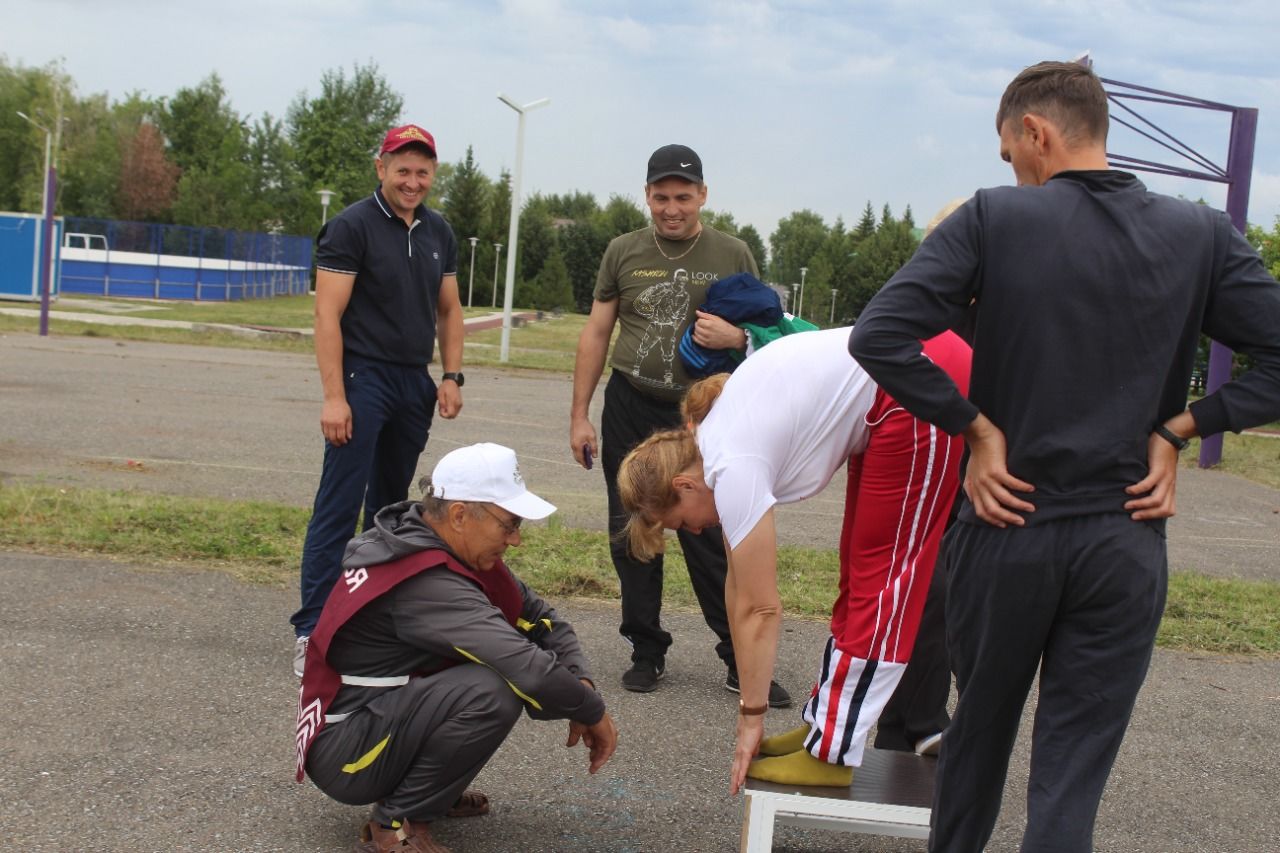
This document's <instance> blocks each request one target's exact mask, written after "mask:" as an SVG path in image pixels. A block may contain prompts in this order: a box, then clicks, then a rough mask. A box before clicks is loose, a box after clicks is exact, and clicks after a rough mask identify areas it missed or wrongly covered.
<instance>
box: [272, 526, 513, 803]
mask: <svg viewBox="0 0 1280 853" xmlns="http://www.w3.org/2000/svg"><path fill="white" fill-rule="evenodd" d="M438 566H443V567H444V568H446V569H449V570H450V571H453V572H456V573H458V574H460V575H462V576H463V577H465V578H467V579H468V580H470V581H472V582H473V583H475V584H476V585H477V586H479V587H480V588H481V589H482V590H484V594H485V597H486V598H488V599H489V602H490V603H491V604H492V605H493V606H494V607H497V608H498V609H499V610H501V611H502V615H503V616H504V617H506V620H507V622H509V623H510V624H511V625H515V624H516V621H517V620H518V619H519V618H520V610H521V608H522V607H523V606H524V597H523V596H522V595H521V593H520V587H519V586H518V585H517V584H516V581H515V578H513V577H512V576H511V572H510V570H508V569H507V567H506V565H505V564H504V563H502V561H498V565H496V566H494V567H493V568H492V569H490V570H489V571H486V572H480V571H475V570H474V569H471V568H468V567H467V566H464V565H463V564H462V563H460V562H458V561H457V560H455V559H454V558H453V557H452V556H450V554H449V553H448V552H446V551H443V550H439V549H436V550H429V551H418V552H417V553H414V554H410V555H409V556H407V557H401V558H400V559H399V560H394V561H392V562H390V563H382V564H380V565H376V566H370V567H368V568H360V569H347V570H346V571H344V572H343V573H342V577H341V578H340V579H339V582H338V583H336V584H335V585H334V587H333V591H332V592H331V593H329V599H328V600H327V601H326V602H325V605H324V610H323V611H321V613H320V621H319V622H318V623H317V624H316V627H315V630H314V631H312V632H311V639H310V640H309V641H308V642H307V661H306V666H305V667H304V668H303V676H302V687H301V688H300V690H299V691H298V728H297V734H296V736H295V740H294V744H295V746H296V748H297V754H298V767H297V780H298V781H299V782H301V781H302V780H303V777H304V776H305V773H306V762H307V750H308V749H310V748H311V743H312V742H313V741H314V740H315V738H316V735H318V734H319V733H320V730H321V729H322V728H324V717H325V712H326V711H327V710H328V709H329V706H330V705H331V704H332V703H333V700H334V697H336V696H337V695H338V690H339V689H340V688H341V687H342V674H341V673H339V672H338V671H337V670H335V669H334V668H333V667H331V666H330V665H329V662H328V655H329V644H330V643H331V642H332V641H333V638H334V635H336V634H337V633H338V629H340V628H341V627H342V626H343V625H345V624H346V623H347V620H349V619H350V618H351V617H352V616H355V615H356V614H357V613H359V612H360V610H361V609H362V608H363V607H364V606H365V605H367V604H368V603H369V602H371V601H373V600H374V599H376V598H379V597H380V596H382V595H384V594H386V593H387V592H389V591H390V590H392V589H394V588H395V587H396V586H398V585H399V584H400V583H402V582H403V581H406V580H408V579H409V578H411V577H413V576H414V575H417V574H418V573H420V572H424V571H426V570H427V569H434V568H436V567H438ZM455 663H457V662H444V663H443V665H441V666H439V667H436V669H434V670H432V671H433V672H439V671H440V670H442V669H445V668H447V667H450V666H454V665H455ZM404 674H405V675H429V674H430V672H415V673H404Z"/></svg>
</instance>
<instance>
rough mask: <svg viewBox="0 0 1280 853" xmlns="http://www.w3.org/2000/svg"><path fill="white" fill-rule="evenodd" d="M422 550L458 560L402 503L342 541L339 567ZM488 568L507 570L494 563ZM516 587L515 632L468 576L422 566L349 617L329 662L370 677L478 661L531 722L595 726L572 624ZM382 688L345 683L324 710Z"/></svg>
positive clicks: (339, 708) (352, 704)
mask: <svg viewBox="0 0 1280 853" xmlns="http://www.w3.org/2000/svg"><path fill="white" fill-rule="evenodd" d="M428 549H439V550H443V551H446V552H449V553H450V554H452V556H453V557H454V558H455V559H457V560H458V561H459V562H462V560H461V558H459V557H458V555H456V554H453V553H452V552H451V551H449V548H448V547H447V546H446V545H445V544H444V542H443V541H441V539H440V538H439V537H438V536H437V535H436V533H435V531H433V530H432V529H431V527H430V526H429V525H428V524H427V523H426V522H425V521H424V520H423V518H422V514H421V506H420V504H418V503H416V502H413V501H404V502H402V503H398V504H393V505H391V506H388V507H384V508H383V509H382V510H380V511H379V512H378V514H377V515H376V516H375V518H374V526H373V527H372V528H370V529H369V530H367V531H365V532H364V533H362V534H361V535H360V536H358V537H356V538H355V539H353V540H351V542H349V543H348V544H347V549H346V554H345V556H344V557H343V561H342V566H343V568H344V569H356V568H365V569H369V570H370V571H377V568H376V567H377V566H378V565H380V564H383V563H389V562H391V561H393V560H398V559H400V558H402V557H405V556H408V555H409V554H413V553H415V552H418V551H423V550H428ZM473 570H474V571H476V572H477V573H479V571H480V570H478V569H474V568H473ZM491 571H495V572H508V571H509V570H508V569H507V568H506V566H505V565H503V564H499V565H498V566H497V567H495V568H493V569H491ZM513 577H514V576H513ZM514 580H515V583H516V585H517V587H518V588H519V589H520V592H521V594H522V595H523V598H524V604H523V606H522V608H521V614H520V616H521V625H520V627H512V625H511V624H510V623H509V622H508V621H507V620H506V618H505V617H504V616H503V614H502V612H501V611H500V610H499V609H498V608H497V607H495V606H494V605H493V604H491V603H490V602H489V600H488V598H487V597H486V596H485V594H484V591H483V590H482V589H481V588H480V587H479V586H478V585H476V584H475V583H474V582H473V581H471V580H470V579H469V578H466V577H464V576H462V575H460V574H458V573H457V572H454V571H451V570H449V569H446V568H443V567H441V568H436V569H429V570H427V571H424V572H422V573H420V574H418V575H416V576H414V577H412V578H410V579H408V580H406V581H404V582H403V583H401V584H399V585H398V586H396V587H395V588H394V589H392V590H391V591H390V592H388V593H386V594H385V595H383V596H381V597H380V598H378V599H376V600H374V601H372V602H370V603H369V604H368V605H366V606H365V607H364V608H363V609H362V610H361V611H360V612H359V613H357V614H356V615H354V616H353V617H352V618H351V619H350V620H348V621H347V623H346V624H345V625H343V626H342V628H341V629H340V630H339V631H338V633H337V635H336V636H335V637H334V639H333V642H332V644H331V646H330V649H329V655H328V660H329V663H330V665H331V666H333V667H334V669H336V670H338V672H341V673H343V674H344V675H361V676H370V677H377V676H394V675H403V674H404V673H409V672H415V671H424V670H425V671H432V670H436V669H440V668H441V667H442V666H446V665H449V664H452V663H478V664H481V665H483V666H487V667H489V668H491V669H493V670H494V671H495V672H497V673H498V674H499V675H501V676H502V677H503V678H504V679H506V681H507V683H508V684H509V685H510V686H511V689H512V690H513V691H515V692H516V694H517V695H518V696H520V697H521V698H522V699H523V700H524V701H525V705H526V708H527V709H528V712H529V715H530V716H532V717H536V718H538V719H570V720H573V721H574V722H579V723H584V724H586V725H594V724H595V723H597V722H599V721H600V719H601V718H602V717H603V716H604V711H605V706H604V700H603V699H601V698H600V694H598V693H597V692H596V691H595V690H593V689H591V688H590V687H589V686H587V685H585V684H583V683H582V681H581V680H580V679H584V678H585V679H588V680H591V681H594V679H592V678H591V674H590V671H589V669H588V667H587V659H586V656H585V655H584V654H583V652H582V647H581V645H580V644H579V643H578V637H577V635H576V634H575V633H574V631H573V627H572V626H571V625H569V623H567V622H562V621H560V620H559V619H558V617H557V616H556V612H555V610H554V609H553V608H552V607H551V606H550V605H549V604H547V602H545V601H543V600H542V598H540V597H539V596H538V595H537V593H535V592H533V590H531V589H529V588H528V587H527V586H526V585H525V584H524V582H523V581H521V580H520V579H519V578H514ZM383 689H385V688H370V687H359V686H351V685H344V686H343V687H342V689H341V691H340V692H339V693H338V696H337V698H336V699H335V700H334V703H333V705H332V706H331V707H330V709H329V711H330V713H334V714H338V713H345V712H348V711H352V710H354V709H356V708H359V707H361V706H363V705H364V704H365V703H366V702H367V701H369V698H370V696H371V695H372V694H373V693H375V692H376V691H378V690H383Z"/></svg>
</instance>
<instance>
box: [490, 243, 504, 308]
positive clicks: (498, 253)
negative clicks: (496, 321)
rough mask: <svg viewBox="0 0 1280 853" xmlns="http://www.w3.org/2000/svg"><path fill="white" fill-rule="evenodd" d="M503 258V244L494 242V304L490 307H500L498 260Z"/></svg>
mask: <svg viewBox="0 0 1280 853" xmlns="http://www.w3.org/2000/svg"><path fill="white" fill-rule="evenodd" d="M501 258H502V244H501V243H494V244H493V304H492V305H490V306H489V307H490V308H497V307H498V261H499V260H500V259H501Z"/></svg>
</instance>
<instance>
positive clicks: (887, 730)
mask: <svg viewBox="0 0 1280 853" xmlns="http://www.w3.org/2000/svg"><path fill="white" fill-rule="evenodd" d="M946 597H947V564H946V560H945V559H939V560H938V562H937V563H936V564H935V566H934V569H933V580H932V581H930V583H929V596H928V597H927V598H926V599H925V602H924V612H923V613H922V614H921V616H920V629H919V632H918V633H917V634H916V643H915V645H914V646H913V647H912V649H911V660H910V661H908V663H907V668H906V670H905V671H904V672H903V673H902V680H901V681H899V682H898V687H897V689H896V690H894V692H893V696H892V697H891V698H890V699H889V704H887V705H885V706H884V710H883V711H881V712H880V720H879V721H878V722H877V723H876V739H875V748H876V749H896V750H903V751H906V752H910V751H912V750H914V749H915V746H916V743H918V742H919V741H920V740H922V739H923V738H926V737H929V736H930V735H934V734H937V733H938V732H941V731H943V730H944V729H946V727H947V726H948V725H949V724H950V723H951V716H950V715H949V714H948V713H947V698H948V697H949V696H950V695H951V658H950V656H949V655H948V654H947V625H946Z"/></svg>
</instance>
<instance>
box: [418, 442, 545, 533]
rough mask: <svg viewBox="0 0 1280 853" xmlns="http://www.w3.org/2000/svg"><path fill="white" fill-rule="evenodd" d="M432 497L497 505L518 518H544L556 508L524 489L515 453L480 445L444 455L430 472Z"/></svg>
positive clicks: (488, 444)
mask: <svg viewBox="0 0 1280 853" xmlns="http://www.w3.org/2000/svg"><path fill="white" fill-rule="evenodd" d="M431 496H432V497H433V498H439V499H440V500H449V501H481V502H484V503H491V504H497V505H498V506H500V507H502V508H503V509H505V510H506V511H507V512H510V513H513V514H514V515H517V516H519V517H520V518H532V519H534V520H537V519H539V518H546V517H547V516H548V515H551V513H553V512H555V511H556V508H555V507H554V506H553V505H552V504H549V503H547V502H546V501H544V500H543V499H542V498H540V497H538V496H537V495H535V494H534V493H533V492H531V491H529V490H528V489H527V488H525V485H524V477H521V476H520V466H519V465H518V464H517V463H516V452H515V451H514V450H512V449H511V448H510V447H503V446H502V445H501V444H492V443H490V442H482V443H481V444H471V445H468V446H467V447H459V448H458V449H457V450H451V451H450V452H448V453H446V454H445V455H444V456H443V457H442V458H441V459H440V461H439V462H437V463H436V467H435V470H434V471H432V472H431Z"/></svg>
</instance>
